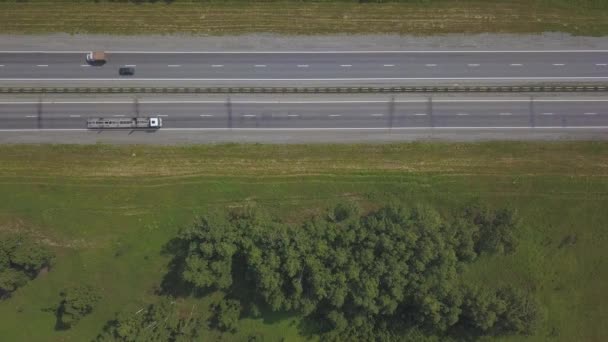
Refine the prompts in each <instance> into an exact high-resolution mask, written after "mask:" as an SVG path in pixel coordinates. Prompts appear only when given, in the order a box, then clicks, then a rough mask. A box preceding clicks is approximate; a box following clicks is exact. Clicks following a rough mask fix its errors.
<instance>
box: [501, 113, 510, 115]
mask: <svg viewBox="0 0 608 342" xmlns="http://www.w3.org/2000/svg"><path fill="white" fill-rule="evenodd" d="M498 115H511V113H499V114H498Z"/></svg>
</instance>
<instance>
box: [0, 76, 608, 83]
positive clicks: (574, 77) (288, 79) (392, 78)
mask: <svg viewBox="0 0 608 342" xmlns="http://www.w3.org/2000/svg"><path fill="white" fill-rule="evenodd" d="M605 79H608V76H565V77H559V76H538V77H378V78H373V77H372V78H365V77H359V78H0V80H2V81H20V82H23V81H35V82H40V81H112V82H115V81H119V82H133V81H213V82H218V81H223V82H229V81H232V82H234V81H252V82H285V81H323V82H332V81H334V82H337V81H433V80H445V81H459V80H462V81H467V80H471V81H476V80H498V81H510V80H514V81H521V80H605Z"/></svg>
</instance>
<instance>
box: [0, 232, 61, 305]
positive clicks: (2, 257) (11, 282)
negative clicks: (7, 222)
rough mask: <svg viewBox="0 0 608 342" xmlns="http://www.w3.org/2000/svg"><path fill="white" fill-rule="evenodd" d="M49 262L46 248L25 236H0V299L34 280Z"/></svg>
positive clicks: (48, 252) (50, 259)
mask: <svg viewBox="0 0 608 342" xmlns="http://www.w3.org/2000/svg"><path fill="white" fill-rule="evenodd" d="M51 261H52V254H51V252H50V251H49V250H48V249H47V248H45V247H44V246H42V245H40V244H38V243H36V242H34V241H33V240H31V239H29V238H26V237H25V236H22V235H3V236H0V298H4V297H7V296H9V295H10V294H11V292H13V291H15V290H16V289H17V288H19V287H21V286H23V285H25V284H26V283H27V282H28V281H29V280H31V279H34V278H35V277H36V276H37V275H38V272H40V270H41V269H43V268H45V267H49V266H50V264H51Z"/></svg>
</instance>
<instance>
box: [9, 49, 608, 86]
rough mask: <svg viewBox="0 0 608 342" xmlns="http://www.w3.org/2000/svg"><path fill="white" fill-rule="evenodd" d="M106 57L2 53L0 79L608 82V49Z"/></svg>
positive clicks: (151, 54) (162, 54) (114, 54)
mask: <svg viewBox="0 0 608 342" xmlns="http://www.w3.org/2000/svg"><path fill="white" fill-rule="evenodd" d="M108 56H109V57H108V63H106V64H105V65H103V66H87V64H86V62H85V60H84V57H85V52H72V53H25V52H1V51H0V65H4V67H2V68H1V69H0V79H5V80H25V79H34V80H39V79H46V80H51V79H57V80H63V79H68V80H69V79H71V80H86V79H89V80H99V79H117V78H119V75H118V68H119V67H120V66H123V65H132V66H134V67H135V69H136V73H135V75H134V76H133V77H126V78H124V79H138V80H140V79H147V80H179V79H183V80H290V79H291V80H331V79H336V80H338V79H339V80H343V79H370V80H371V79H404V80H407V79H470V78H473V79H494V78H495V79H504V78H515V79H542V78H549V79H559V78H564V79H567V80H572V79H579V78H580V79H603V78H606V79H608V67H607V66H605V65H607V63H608V52H607V51H584V52H580V51H570V52H566V51H559V52H521V51H519V52H515V51H512V52H508V51H501V52H483V51H469V52H445V51H444V52H439V51H434V52H432V51H431V52H411V51H410V52H408V51H403V52H352V53H344V52H327V53H323V52H311V53H303V52H292V53H282V52H272V53H271V52H269V53H225V52H217V53H122V52H114V53H112V52H110V53H108ZM40 65H45V66H44V67H42V66H40ZM262 66H263V67H262ZM303 66H305V67H303ZM387 66H388V67H387Z"/></svg>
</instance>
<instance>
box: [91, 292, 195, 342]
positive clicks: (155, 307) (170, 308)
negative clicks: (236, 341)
mask: <svg viewBox="0 0 608 342" xmlns="http://www.w3.org/2000/svg"><path fill="white" fill-rule="evenodd" d="M199 325H200V322H199V320H198V318H197V317H195V316H193V315H192V311H190V313H189V314H183V313H182V312H180V307H179V306H178V305H177V304H176V302H175V301H173V300H172V299H171V298H168V297H161V298H160V301H159V302H158V303H156V304H150V305H148V306H146V307H145V308H142V309H140V310H138V311H136V312H129V311H123V312H120V313H119V314H117V315H116V318H115V319H114V320H112V321H110V322H108V323H107V324H106V326H105V327H104V329H103V332H102V333H101V334H99V335H98V336H97V338H96V341H98V342H101V341H112V342H117V341H118V342H131V341H137V342H139V341H141V342H189V341H194V340H196V338H197V330H198V326H199Z"/></svg>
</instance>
